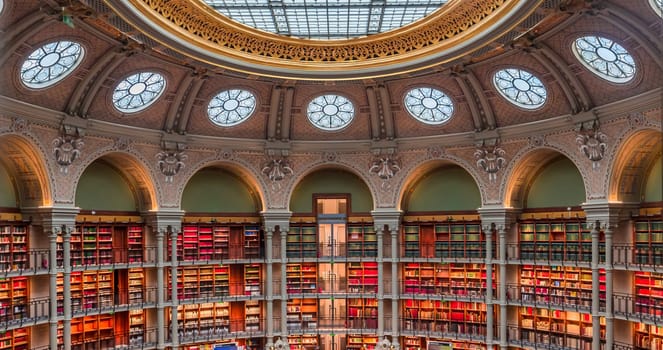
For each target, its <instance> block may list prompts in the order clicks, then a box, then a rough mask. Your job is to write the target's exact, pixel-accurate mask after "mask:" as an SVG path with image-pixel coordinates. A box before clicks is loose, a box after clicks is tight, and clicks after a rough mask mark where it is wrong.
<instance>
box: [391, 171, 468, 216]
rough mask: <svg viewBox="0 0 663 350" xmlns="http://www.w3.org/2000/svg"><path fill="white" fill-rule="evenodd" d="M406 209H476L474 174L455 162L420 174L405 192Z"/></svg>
mask: <svg viewBox="0 0 663 350" xmlns="http://www.w3.org/2000/svg"><path fill="white" fill-rule="evenodd" d="M405 200H407V201H408V202H407V203H404V204H405V205H404V206H403V207H404V208H406V210H407V211H409V212H417V211H457V210H463V211H465V210H476V209H477V208H479V207H480V206H481V194H480V192H479V187H478V186H477V184H476V183H475V182H474V178H472V176H470V174H469V173H468V172H467V171H465V169H463V168H461V167H459V166H455V165H454V166H445V167H441V168H438V169H435V170H433V171H431V172H429V173H428V174H426V175H424V177H422V178H421V179H420V180H419V181H417V183H416V184H415V185H414V187H413V188H412V192H411V193H410V194H409V195H408V196H406V198H405Z"/></svg>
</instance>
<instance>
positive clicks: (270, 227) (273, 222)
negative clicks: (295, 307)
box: [261, 209, 292, 343]
mask: <svg viewBox="0 0 663 350" xmlns="http://www.w3.org/2000/svg"><path fill="white" fill-rule="evenodd" d="M261 215H262V217H263V226H264V228H265V231H266V232H271V233H272V234H273V233H274V232H277V229H278V232H279V236H280V237H281V238H280V255H281V260H280V263H281V273H280V279H281V284H280V287H281V290H280V294H281V298H280V301H281V303H280V304H281V307H280V310H279V312H280V317H281V327H280V328H281V332H280V334H281V336H283V337H284V338H285V337H287V335H288V319H287V317H286V315H287V306H288V305H287V302H288V293H287V291H288V290H287V285H286V280H287V278H286V262H287V258H286V244H287V241H286V238H287V234H288V231H289V230H290V217H291V216H292V212H290V211H288V210H282V209H268V210H266V211H263V212H262V213H261ZM272 237H273V236H272ZM270 239H271V238H270ZM272 243H273V241H272ZM265 244H266V245H267V246H266V247H265V250H266V252H267V254H268V255H266V256H267V257H268V258H267V265H268V266H269V267H267V269H268V270H269V269H273V262H274V259H273V258H272V253H273V251H272V249H274V247H273V246H272V245H271V244H269V243H267V242H265ZM270 273H271V276H272V277H271V278H272V279H273V275H274V271H271V272H270ZM266 283H268V287H267V288H268V289H267V290H268V291H267V297H268V299H267V300H268V301H267V308H269V307H270V306H269V305H270V303H271V308H272V310H271V312H272V316H271V318H270V317H268V318H267V323H268V324H269V323H271V322H272V321H273V319H274V318H273V317H274V305H273V302H274V290H273V286H274V282H273V281H272V280H271V279H270V278H267V282H266ZM266 312H269V311H266ZM268 327H271V328H269V329H268V332H267V335H268V337H267V343H269V342H270V341H272V337H273V336H274V333H276V332H274V330H273V324H272V325H269V326H268ZM270 332H271V333H270ZM286 339H287V338H286Z"/></svg>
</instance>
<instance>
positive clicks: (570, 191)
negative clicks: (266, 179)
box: [525, 156, 586, 208]
mask: <svg viewBox="0 0 663 350" xmlns="http://www.w3.org/2000/svg"><path fill="white" fill-rule="evenodd" d="M585 198H586V197H585V187H584V184H583V181H582V176H581V175H580V172H579V171H578V169H577V168H576V166H575V165H574V164H573V162H571V160H569V159H568V158H566V157H564V156H559V157H557V158H555V159H552V160H551V161H550V162H548V163H546V164H545V165H543V166H542V167H541V168H540V169H539V170H538V171H537V172H536V174H535V175H534V176H533V178H532V179H531V181H530V183H529V185H528V186H527V196H526V197H525V207H526V208H556V207H564V208H566V207H575V206H579V205H580V204H582V203H583V202H584V201H585Z"/></svg>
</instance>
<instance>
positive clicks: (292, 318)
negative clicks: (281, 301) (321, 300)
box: [286, 299, 318, 332]
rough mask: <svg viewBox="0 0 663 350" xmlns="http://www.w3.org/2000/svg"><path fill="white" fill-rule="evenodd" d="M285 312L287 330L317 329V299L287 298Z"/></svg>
mask: <svg viewBox="0 0 663 350" xmlns="http://www.w3.org/2000/svg"><path fill="white" fill-rule="evenodd" d="M286 312H287V315H286V318H287V328H288V330H298V331H299V330H304V331H306V330H311V331H312V332H313V331H316V330H317V327H318V301H317V299H289V300H288V304H287V306H286Z"/></svg>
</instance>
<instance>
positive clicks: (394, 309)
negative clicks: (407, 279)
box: [389, 226, 401, 343]
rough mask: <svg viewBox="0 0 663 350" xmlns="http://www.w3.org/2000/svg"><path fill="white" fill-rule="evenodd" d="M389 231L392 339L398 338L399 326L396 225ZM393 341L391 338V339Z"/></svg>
mask: <svg viewBox="0 0 663 350" xmlns="http://www.w3.org/2000/svg"><path fill="white" fill-rule="evenodd" d="M389 229H390V232H391V334H392V337H393V339H398V335H399V334H400V327H399V325H398V316H399V314H400V312H399V308H398V300H399V299H400V294H401V293H400V290H399V288H398V262H399V260H400V259H398V256H399V255H398V226H396V227H389ZM392 343H393V340H392Z"/></svg>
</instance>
